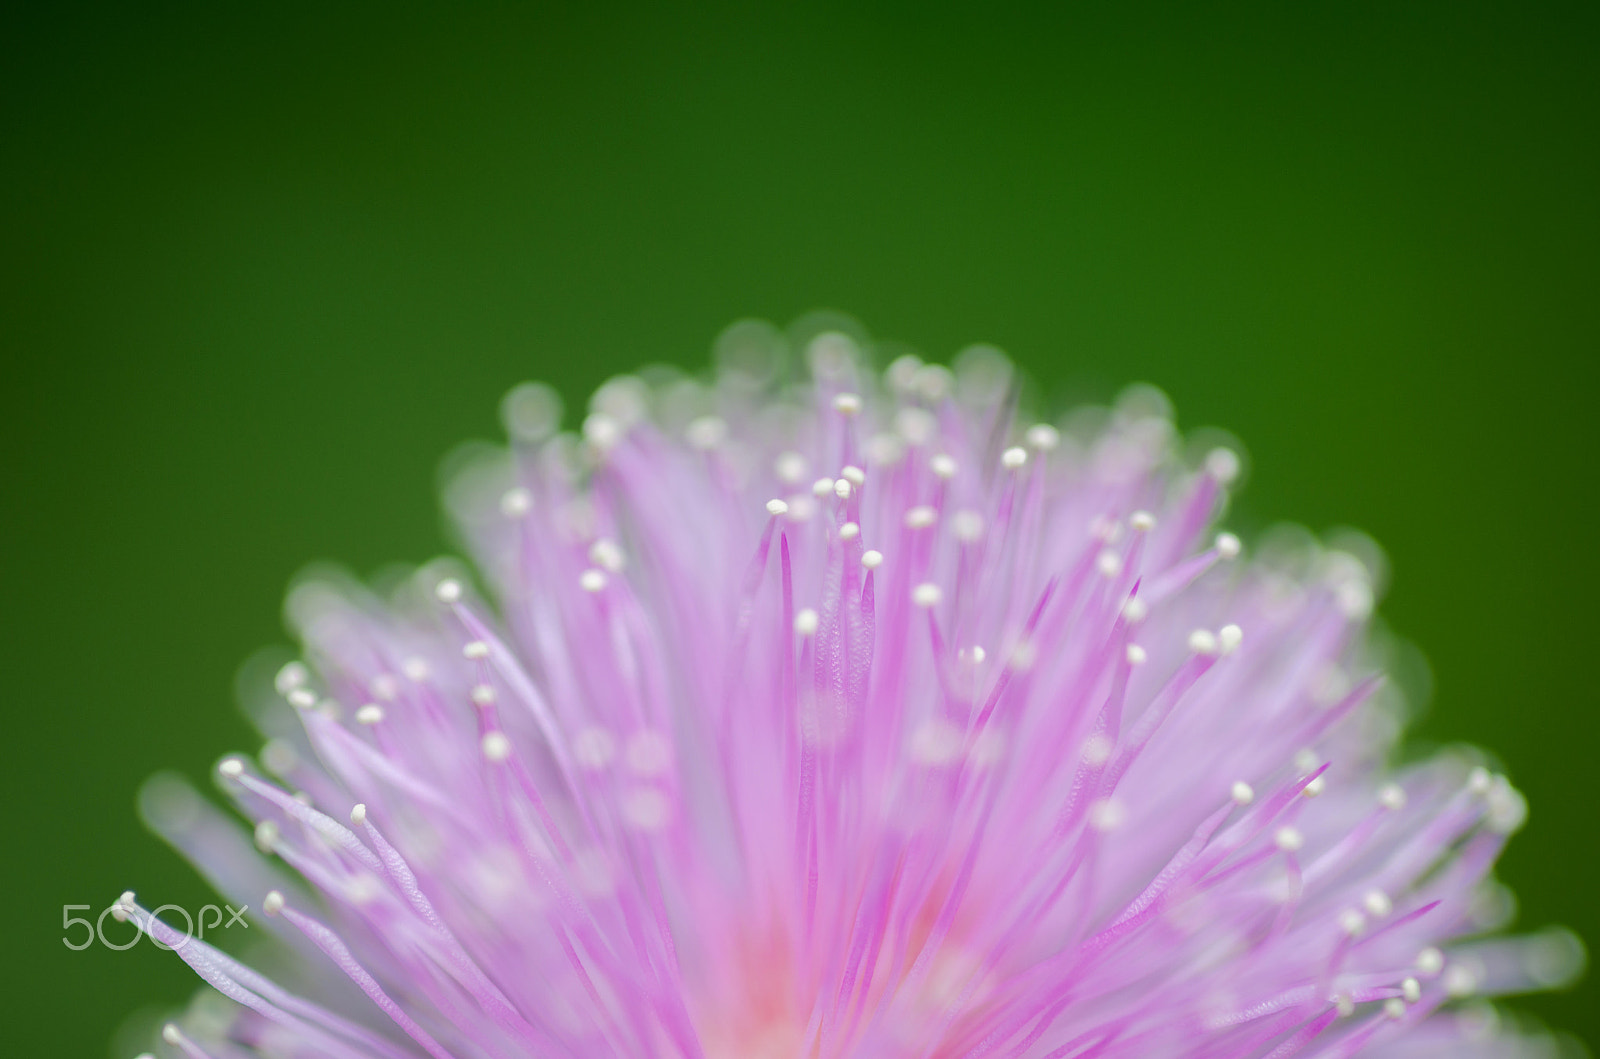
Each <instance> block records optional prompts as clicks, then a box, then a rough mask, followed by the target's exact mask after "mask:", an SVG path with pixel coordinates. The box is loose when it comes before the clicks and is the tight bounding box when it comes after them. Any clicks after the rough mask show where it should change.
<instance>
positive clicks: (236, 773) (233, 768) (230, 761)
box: [217, 757, 244, 779]
mask: <svg viewBox="0 0 1600 1059" xmlns="http://www.w3.org/2000/svg"><path fill="white" fill-rule="evenodd" d="M217 771H218V772H220V773H222V774H223V775H224V776H226V777H228V778H229V779H238V778H239V777H240V776H243V775H244V762H243V761H240V760H239V759H238V758H236V757H225V758H223V759H222V762H221V763H220V764H219V765H217Z"/></svg>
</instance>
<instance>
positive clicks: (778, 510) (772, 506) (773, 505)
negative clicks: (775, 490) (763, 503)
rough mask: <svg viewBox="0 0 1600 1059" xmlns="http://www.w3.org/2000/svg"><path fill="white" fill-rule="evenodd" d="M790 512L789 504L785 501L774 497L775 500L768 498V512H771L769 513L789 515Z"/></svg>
mask: <svg viewBox="0 0 1600 1059" xmlns="http://www.w3.org/2000/svg"><path fill="white" fill-rule="evenodd" d="M788 513H789V505H788V504H786V503H784V502H783V501H782V500H776V499H774V500H768V501H767V514H769V515H787V514H788Z"/></svg>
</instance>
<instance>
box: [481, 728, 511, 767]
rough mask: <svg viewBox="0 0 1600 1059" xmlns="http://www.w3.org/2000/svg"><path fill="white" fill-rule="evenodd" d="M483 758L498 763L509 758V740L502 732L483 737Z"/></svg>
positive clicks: (488, 733)
mask: <svg viewBox="0 0 1600 1059" xmlns="http://www.w3.org/2000/svg"><path fill="white" fill-rule="evenodd" d="M483 756H484V757H485V758H487V759H488V760H490V761H494V762H500V761H504V760H505V759H506V758H508V757H510V756H511V740H509V739H507V738H506V734H505V733H504V732H487V733H485V734H484V737H483Z"/></svg>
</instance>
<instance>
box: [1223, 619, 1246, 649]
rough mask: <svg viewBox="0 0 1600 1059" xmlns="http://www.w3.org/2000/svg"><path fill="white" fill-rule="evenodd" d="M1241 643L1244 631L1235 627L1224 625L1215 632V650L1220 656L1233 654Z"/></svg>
mask: <svg viewBox="0 0 1600 1059" xmlns="http://www.w3.org/2000/svg"><path fill="white" fill-rule="evenodd" d="M1243 642H1244V630H1243V629H1241V628H1239V626H1237V625H1224V626H1223V627H1222V628H1220V629H1218V630H1217V650H1218V651H1219V652H1221V653H1222V654H1225V655H1231V654H1233V652H1235V651H1237V650H1238V649H1239V645H1240V644H1241V643H1243Z"/></svg>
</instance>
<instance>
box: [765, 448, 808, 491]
mask: <svg viewBox="0 0 1600 1059" xmlns="http://www.w3.org/2000/svg"><path fill="white" fill-rule="evenodd" d="M772 471H773V473H774V474H776V475H777V476H778V481H780V482H782V483H784V484H785V485H799V484H800V483H801V482H803V481H805V477H806V458H805V457H804V456H802V455H800V454H799V453H798V452H785V453H781V454H780V455H779V456H778V458H777V459H776V460H774V461H773V463H772Z"/></svg>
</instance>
